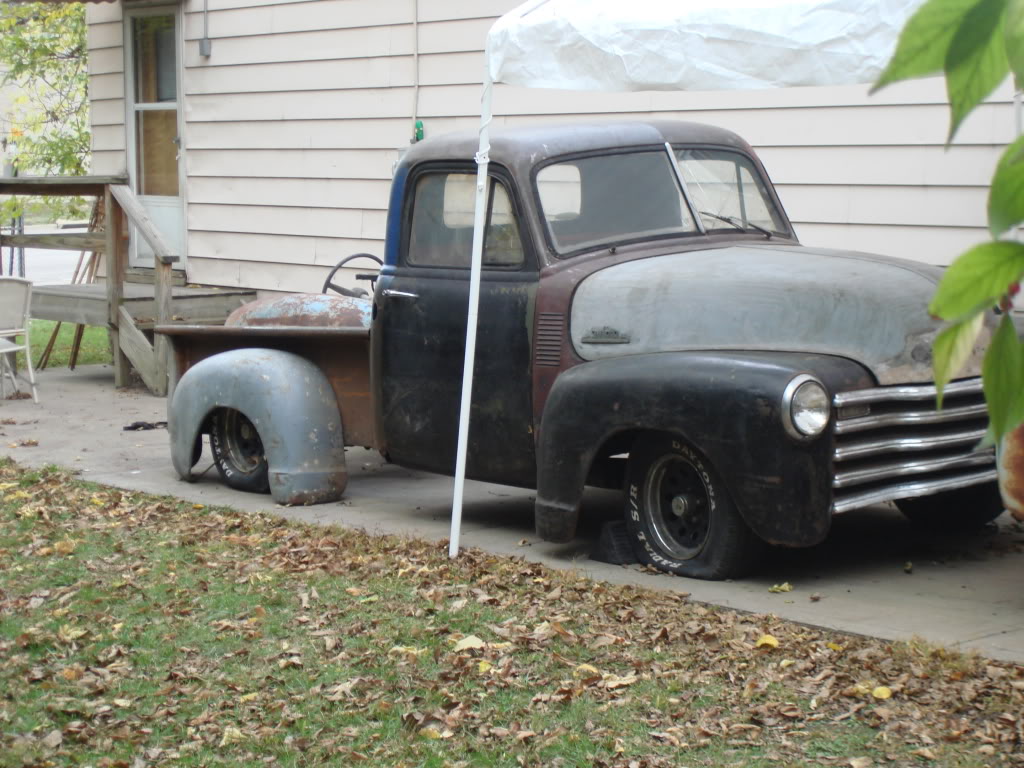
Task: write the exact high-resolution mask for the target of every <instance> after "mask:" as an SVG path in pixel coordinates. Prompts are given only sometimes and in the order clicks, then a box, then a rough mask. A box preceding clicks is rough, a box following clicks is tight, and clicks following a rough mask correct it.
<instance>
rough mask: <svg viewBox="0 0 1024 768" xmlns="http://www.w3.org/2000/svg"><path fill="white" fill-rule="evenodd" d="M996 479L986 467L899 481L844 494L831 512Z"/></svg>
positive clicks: (839, 511) (833, 505)
mask: <svg viewBox="0 0 1024 768" xmlns="http://www.w3.org/2000/svg"><path fill="white" fill-rule="evenodd" d="M995 479H996V470H995V469H986V470H983V471H981V472H972V473H971V474H969V475H961V476H959V477H947V478H943V479H942V480H921V481H918V482H916V483H901V484H899V485H893V486H890V487H888V488H878V489H875V490H871V491H864V492H862V493H857V494H853V495H850V496H844V497H843V498H841V499H837V500H836V501H834V502H833V503H832V513H833V514H836V515H838V514H842V513H843V512H849V511H850V510H851V509H860V508H861V507H867V506H870V505H872V504H880V503H882V502H883V501H896V500H897V499H909V498H913V497H914V496H927V495H929V494H932V493H940V492H942V491H952V490H956V489H957V488H967V487H968V486H971V485H978V484H979V483H985V482H989V481H991V480H995Z"/></svg>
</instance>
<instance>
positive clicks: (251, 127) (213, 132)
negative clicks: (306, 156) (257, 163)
mask: <svg viewBox="0 0 1024 768" xmlns="http://www.w3.org/2000/svg"><path fill="white" fill-rule="evenodd" d="M410 135H411V126H410V125H409V118H407V117H398V118H381V119H377V118H370V119H351V120H287V121H275V122H267V121H260V120H240V121H235V122H214V123H190V124H189V130H188V148H189V150H190V151H191V150H193V149H196V150H199V149H219V150H228V149H237V150H247V149H254V150H259V149H278V148H279V149H355V150H359V149H382V148H395V147H399V146H402V145H404V144H407V143H408V141H409V136H410Z"/></svg>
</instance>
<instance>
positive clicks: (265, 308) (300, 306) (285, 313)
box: [224, 293, 372, 329]
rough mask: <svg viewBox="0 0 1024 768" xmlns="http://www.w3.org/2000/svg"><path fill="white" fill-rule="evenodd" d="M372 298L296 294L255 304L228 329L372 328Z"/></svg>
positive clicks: (231, 318)
mask: <svg viewBox="0 0 1024 768" xmlns="http://www.w3.org/2000/svg"><path fill="white" fill-rule="evenodd" d="M371 307H372V303H371V302H370V300H369V299H359V298H351V297H348V296H333V295H326V294H320V293H297V294H292V295H288V296H276V297H271V298H267V299H259V300H257V301H252V302H249V303H248V304H246V305H245V306H242V307H239V308H238V309H236V310H235V311H234V312H232V313H231V315H230V316H229V317H228V319H227V320H226V321H225V323H224V324H225V325H227V326H236V327H238V326H242V327H250V328H254V327H260V328H264V327H282V326H283V327H288V328H364V329H365V328H369V327H370V310H371Z"/></svg>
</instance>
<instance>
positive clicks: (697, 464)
mask: <svg viewBox="0 0 1024 768" xmlns="http://www.w3.org/2000/svg"><path fill="white" fill-rule="evenodd" d="M625 490H626V500H625V506H626V510H625V516H626V527H627V529H628V530H629V533H630V540H631V542H632V545H633V550H634V552H635V554H636V556H637V558H638V559H639V560H640V561H641V562H643V563H647V564H649V565H653V566H654V567H656V568H659V569H660V570H663V571H667V572H669V573H674V574H677V575H679V576H689V577H691V578H696V579H729V578H735V577H738V576H742V575H744V574H746V573H748V572H749V571H750V570H751V569H753V568H754V567H756V565H757V561H758V559H759V555H760V553H761V551H762V550H763V548H764V545H763V543H762V542H761V541H760V539H758V538H757V536H755V535H754V533H753V531H751V530H750V527H749V526H748V525H747V524H746V522H745V521H744V520H743V518H742V517H741V516H740V514H739V512H738V511H737V510H736V507H735V505H734V504H733V502H732V499H731V497H730V496H729V492H728V490H727V489H726V488H725V486H724V484H723V483H722V481H721V480H720V478H719V476H718V473H717V472H716V471H715V469H714V467H712V466H711V464H710V462H708V461H707V459H705V458H704V456H702V455H701V454H700V453H699V452H697V451H696V450H695V449H694V448H693V447H692V446H690V445H689V444H688V443H687V442H685V441H684V440H682V439H680V438H678V437H675V436H673V435H669V434H664V433H648V434H645V435H643V436H642V437H640V438H639V439H638V440H637V441H636V443H635V444H634V446H633V449H632V450H631V451H630V454H629V464H628V466H627V469H626V489H625Z"/></svg>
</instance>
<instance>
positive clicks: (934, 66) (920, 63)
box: [871, 0, 983, 93]
mask: <svg viewBox="0 0 1024 768" xmlns="http://www.w3.org/2000/svg"><path fill="white" fill-rule="evenodd" d="M981 2H983V0H928V2H926V3H925V4H924V5H922V6H921V7H920V8H918V9H917V11H916V12H915V13H914V15H913V16H911V17H910V19H909V20H908V21H907V23H906V25H905V26H904V27H903V31H902V32H900V39H899V42H898V43H897V44H896V52H895V53H894V54H893V56H892V59H891V60H890V61H889V64H888V66H886V68H885V71H884V72H882V74H881V76H879V78H878V82H876V83H875V84H874V86H873V87H872V88H871V92H872V93H874V92H875V91H877V90H878V89H879V88H884V87H885V86H887V85H889V84H891V83H896V82H899V81H900V80H909V79H910V78H914V77H928V76H929V75H937V74H938V73H939V72H942V70H943V69H944V68H945V65H946V53H947V52H948V51H949V46H950V42H951V41H952V40H953V35H954V34H955V33H956V31H957V29H958V28H959V27H960V22H961V21H963V19H964V17H965V16H966V15H967V14H968V13H969V12H970V11H971V10H972V9H973V8H974V7H975V6H977V5H980V4H981Z"/></svg>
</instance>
